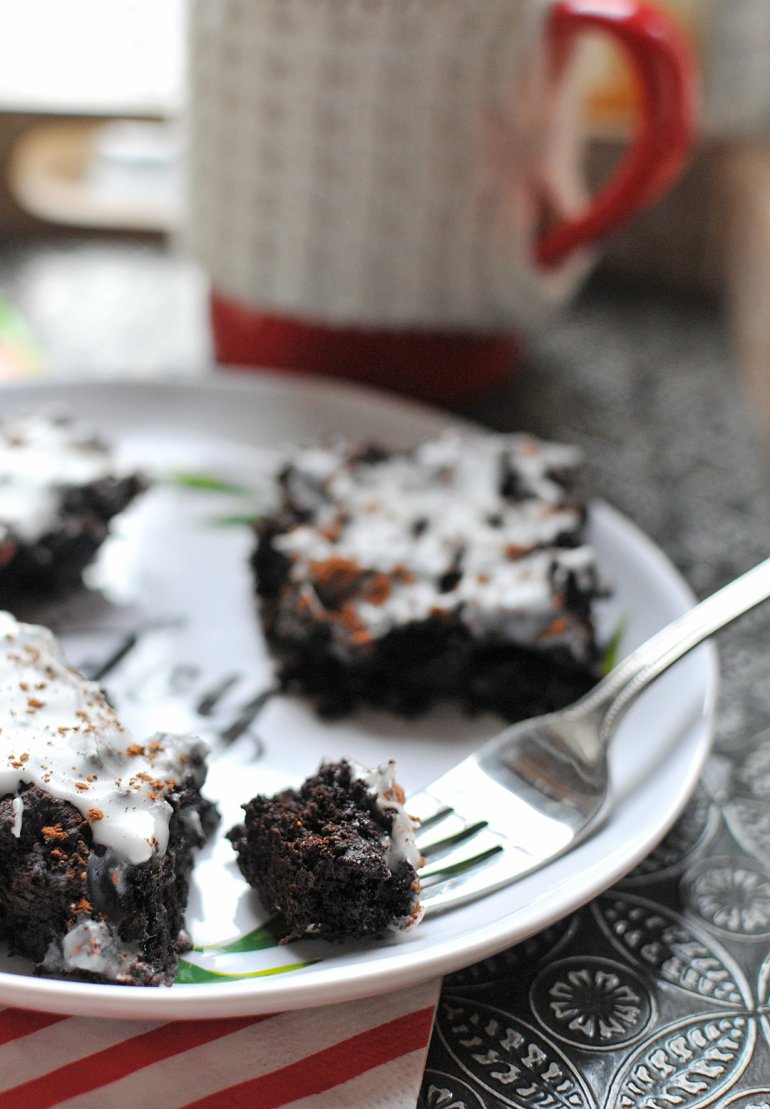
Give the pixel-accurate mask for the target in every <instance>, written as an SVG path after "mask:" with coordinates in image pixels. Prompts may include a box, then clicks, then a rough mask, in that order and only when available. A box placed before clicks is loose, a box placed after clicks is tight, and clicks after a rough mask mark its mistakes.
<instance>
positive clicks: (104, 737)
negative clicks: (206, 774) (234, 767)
mask: <svg viewBox="0 0 770 1109" xmlns="http://www.w3.org/2000/svg"><path fill="white" fill-rule="evenodd" d="M205 751H206V747H205V745H204V744H203V743H202V742H201V741H200V740H197V739H195V738H194V737H191V736H173V735H166V734H160V735H157V736H155V737H153V738H152V739H151V740H148V741H143V742H142V743H137V742H136V741H135V740H134V739H133V738H132V737H131V735H130V734H129V733H128V732H127V731H126V729H125V728H124V727H123V725H122V724H121V722H120V720H119V719H118V716H117V714H116V713H115V711H114V710H113V709H112V707H111V706H110V705H109V704H108V703H107V701H106V700H105V698H104V695H103V694H102V692H101V690H100V689H99V687H98V685H96V683H95V682H89V681H87V680H86V679H85V678H84V677H82V675H80V674H79V673H77V672H76V671H74V670H72V669H71V668H70V667H68V666H67V664H66V662H65V660H64V658H63V656H62V654H61V651H60V650H59V647H58V644H57V643H56V640H55V639H54V637H53V635H52V634H51V632H50V631H48V629H46V628H41V627H38V626H36V625H33V624H20V623H18V622H17V621H16V620H15V619H14V617H13V616H11V615H10V614H9V613H7V612H0V796H3V795H7V794H13V793H16V792H17V790H18V789H19V787H20V786H21V785H22V783H27V784H33V785H37V786H39V787H40V789H42V790H44V791H45V792H46V793H49V794H50V795H51V796H53V797H56V798H58V799H59V800H62V801H68V802H69V803H70V804H72V805H74V806H75V807H76V808H77V809H78V810H79V811H80V812H81V813H82V814H83V816H85V817H86V818H87V819H88V820H89V822H90V824H91V830H92V833H93V838H94V841H95V842H96V843H100V844H103V845H104V846H105V847H111V848H113V849H114V850H115V852H116V853H117V854H118V856H119V857H120V858H121V859H122V860H123V861H125V862H129V863H141V862H145V861H146V860H147V859H149V858H150V857H151V856H152V855H153V854H154V853H155V852H158V853H161V854H162V853H163V852H164V851H165V849H166V846H167V843H168V834H169V818H170V816H171V811H172V810H171V806H170V805H169V803H168V801H167V800H166V799H165V794H167V793H168V792H169V790H170V789H172V788H173V785H174V784H175V783H177V782H179V781H180V780H181V779H182V778H183V777H184V775H185V773H186V770H187V769H188V768H190V769H191V767H190V761H191V760H195V759H198V758H199V757H201V756H202V755H203V754H204V753H205ZM15 812H16V810H15ZM17 819H18V820H19V821H20V819H21V815H20V812H19V816H18V818H17Z"/></svg>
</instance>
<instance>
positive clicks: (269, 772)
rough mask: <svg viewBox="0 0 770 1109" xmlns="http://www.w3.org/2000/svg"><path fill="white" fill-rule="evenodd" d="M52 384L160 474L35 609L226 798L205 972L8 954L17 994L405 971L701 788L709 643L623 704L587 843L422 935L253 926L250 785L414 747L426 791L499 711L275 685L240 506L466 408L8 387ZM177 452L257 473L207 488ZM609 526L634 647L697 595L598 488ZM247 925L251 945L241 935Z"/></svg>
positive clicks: (13, 997)
mask: <svg viewBox="0 0 770 1109" xmlns="http://www.w3.org/2000/svg"><path fill="white" fill-rule="evenodd" d="M40 406H45V407H55V408H59V409H63V410H66V411H69V412H74V413H76V414H78V415H80V416H81V417H82V418H83V419H85V420H87V421H88V422H89V423H91V424H93V425H94V426H95V427H96V428H97V429H98V430H99V431H100V432H101V433H103V434H104V435H106V436H107V437H109V438H110V439H111V440H112V441H113V442H114V443H115V445H116V449H117V451H118V454H119V456H120V457H121V459H123V460H125V461H126V462H127V463H128V464H132V465H138V466H141V467H143V468H145V469H146V470H148V471H150V472H151V473H152V474H153V475H155V476H156V477H157V479H158V480H157V483H156V484H155V485H154V487H153V488H152V489H151V491H150V492H149V493H147V494H146V495H145V496H143V497H142V498H141V499H140V500H139V501H138V502H137V503H136V504H135V505H134V506H133V507H132V508H131V509H129V511H128V512H127V513H125V514H124V516H123V517H122V518H121V519H120V520H119V521H118V522H117V524H116V527H115V529H114V536H113V538H112V539H111V540H110V541H109V542H108V543H107V544H106V545H105V547H104V548H103V550H102V552H101V555H100V557H99V559H98V561H97V564H96V565H95V567H94V568H93V573H92V576H91V580H90V584H91V586H92V589H91V591H90V592H86V593H84V594H82V595H79V596H78V597H77V598H75V599H73V600H69V601H67V602H63V603H60V604H55V605H50V606H48V607H47V608H45V609H36V610H35V609H31V610H30V611H29V612H25V613H23V614H22V615H24V616H26V617H27V618H30V619H33V620H39V621H41V622H47V623H49V624H51V626H53V627H54V628H55V630H57V632H58V633H59V634H60V636H61V638H62V641H63V643H64V646H65V649H66V651H67V654H68V656H69V659H70V661H71V662H72V663H73V664H74V665H76V666H80V667H82V668H84V669H87V670H88V671H89V672H91V673H93V672H94V671H95V670H98V669H99V668H100V667H103V666H105V665H107V666H108V667H109V668H108V671H107V673H106V674H105V676H104V678H103V679H102V680H103V684H104V685H105V686H106V688H107V689H108V690H109V691H110V694H111V696H112V698H113V700H114V701H115V703H116V704H117V707H118V709H119V711H120V713H121V715H122V717H123V720H124V722H125V723H126V725H127V726H128V727H129V729H130V730H131V731H132V732H133V733H134V735H135V736H136V737H137V738H144V737H146V736H148V735H150V734H152V733H154V732H156V731H162V730H166V731H190V732H196V733H198V734H202V735H204V736H205V737H206V738H208V739H209V740H210V741H211V742H212V744H213V747H214V754H213V757H212V762H211V769H210V773H209V780H208V785H207V789H206V792H207V793H208V795H209V796H210V797H212V798H213V799H215V800H216V801H217V802H218V803H219V806H220V809H221V811H222V817H223V819H222V824H221V826H220V831H219V833H218V835H217V837H216V841H215V843H214V844H212V845H211V846H209V847H208V848H206V849H205V850H204V851H203V852H202V853H201V855H200V858H199V861H198V863H197V865H196V870H195V878H194V889H193V893H192V898H191V903H190V907H189V911H188V926H189V929H190V932H191V935H192V939H193V942H194V944H195V945H196V948H197V949H198V950H194V951H193V952H191V953H190V954H189V955H188V956H187V957H186V959H185V962H184V963H183V965H182V975H183V977H185V978H186V979H187V981H186V982H178V983H176V984H175V985H173V986H172V987H171V988H159V989H151V988H145V989H134V988H131V987H125V986H102V985H94V984H84V983H78V982H69V981H52V980H50V979H44V978H37V977H35V976H34V975H32V974H31V973H30V967H29V965H28V964H26V963H25V962H23V961H22V960H18V959H10V958H7V957H2V958H0V1002H2V1003H4V1004H6V1005H15V1006H23V1007H28V1008H36V1009H45V1010H51V1011H54V1012H61V1013H73V1014H80V1015H84V1016H105V1017H107V1016H109V1017H115V1016H124V1017H142V1018H150V1019H152V1018H156V1019H168V1018H185V1017H189V1018H192V1017H221V1016H227V1015H240V1014H251V1013H260V1012H277V1011H280V1010H282V1009H293V1008H298V1007H306V1006H312V1005H322V1004H325V1003H329V1002H336V1001H343V1000H347V999H352V998H356V997H360V996H364V995H371V994H374V993H377V992H378V991H387V990H394V989H397V988H399V987H402V986H405V985H408V984H409V983H414V982H417V981H419V980H423V979H427V978H429V977H433V976H437V975H442V974H445V973H447V972H449V971H452V970H454V969H457V968H459V967H462V966H467V965H469V964H471V963H473V962H475V961H477V960H480V959H482V958H484V957H486V956H489V955H492V954H493V953H495V952H497V951H500V950H502V949H504V948H505V947H507V946H510V945H512V944H514V943H516V942H517V941H519V940H522V939H524V938H525V937H527V936H529V935H531V934H532V933H534V932H536V931H539V930H540V929H542V928H543V927H545V926H547V925H548V924H550V923H552V922H553V921H555V920H557V919H558V918H560V917H562V916H564V915H565V914H566V913H568V912H570V911H571V910H573V909H575V908H577V907H578V906H580V905H582V904H583V903H584V902H586V901H588V900H590V899H591V898H592V897H594V896H595V895H596V894H598V893H599V892H601V891H602V890H603V889H605V888H606V887H607V886H609V885H611V884H612V883H613V882H614V881H615V880H617V879H618V878H619V877H621V876H622V875H623V874H624V873H625V872H626V871H628V870H629V869H630V868H631V867H633V866H634V865H635V864H636V863H637V862H638V861H639V860H640V859H642V858H643V857H644V856H645V855H646V854H647V853H648V852H649V851H650V850H651V849H652V847H653V846H654V845H655V844H656V843H657V842H658V841H659V840H660V838H661V837H662V836H663V835H664V833H665V832H666V831H667V829H668V828H669V827H670V825H671V824H672V823H673V821H674V819H675V818H676V817H677V815H678V814H679V813H680V811H681V810H682V808H683V807H684V805H685V802H686V801H687V799H688V797H689V796H690V793H691V792H692V790H693V788H694V786H695V783H696V781H697V779H698V776H699V773H700V770H701V767H702V765H703V762H704V759H705V757H706V754H707V752H708V748H709V743H710V738H711V732H712V722H713V711H714V699H715V690H716V661H715V653H714V650H713V648H712V647H711V646H708V645H707V646H703V647H701V648H699V649H698V650H697V651H695V652H694V653H693V654H691V655H690V656H689V657H688V658H687V659H685V660H683V661H682V662H680V663H679V664H678V666H677V667H676V668H675V669H674V670H672V671H671V672H670V673H669V674H667V675H665V676H664V677H663V678H661V679H660V680H659V681H658V682H657V684H656V685H655V686H654V688H653V689H652V690H650V691H649V692H648V693H647V694H645V696H644V697H643V698H642V699H641V700H640V702H639V703H638V704H637V705H636V706H635V707H634V708H633V709H632V710H631V712H630V713H629V714H628V716H627V717H626V719H625V720H624V722H623V724H622V726H621V729H620V732H619V734H618V736H617V739H616V741H615V744H614V748H613V751H612V776H613V783H614V804H613V807H612V810H611V812H610V814H609V816H608V818H607V821H606V823H605V824H604V826H603V827H601V828H600V829H599V830H598V831H597V832H596V833H595V835H594V836H593V837H592V838H591V839H589V840H588V841H586V842H584V843H582V844H580V846H578V847H576V848H575V849H573V850H572V851H571V852H570V853H569V854H567V855H565V856H563V857H562V858H560V859H558V860H556V861H555V862H553V863H551V864H550V865H549V866H547V867H545V868H544V869H543V870H541V871H539V872H537V873H534V874H530V875H528V876H527V877H525V878H523V879H522V880H520V881H519V882H518V883H517V884H516V885H514V886H511V887H509V888H508V889H505V890H502V891H500V892H498V893H495V894H493V895H491V896H489V897H486V898H484V899H483V900H481V901H478V902H476V903H475V904H471V905H468V906H465V907H462V908H459V909H456V910H454V911H452V912H449V913H446V914H444V915H443V916H438V917H435V918H428V919H426V920H425V921H424V922H423V923H422V924H421V925H420V927H419V928H417V929H415V930H414V931H413V932H412V933H410V934H408V935H406V936H402V937H397V938H396V937H394V938H392V939H386V940H372V941H370V942H358V943H355V944H344V945H336V944H325V943H322V942H319V941H317V940H303V941H300V942H297V943H293V944H289V945H283V946H277V945H276V944H275V943H274V942H273V940H272V939H271V937H270V935H269V934H265V933H264V932H259V931H257V932H256V935H255V930H258V929H259V927H260V925H261V924H263V923H264V918H263V917H262V916H261V915H260V909H259V906H258V904H257V902H256V899H255V897H254V895H253V894H252V893H251V891H250V890H249V889H248V888H247V886H246V885H245V883H244V881H243V880H242V878H241V877H240V874H239V872H238V870H237V867H236V865H235V861H234V854H233V852H232V849H231V847H230V845H229V843H228V842H227V841H226V839H225V838H224V834H223V833H224V831H226V830H227V828H229V827H231V826H232V824H233V823H235V822H236V821H237V820H238V818H239V815H240V804H241V803H242V802H244V801H246V800H248V799H249V798H250V797H251V796H252V795H253V794H254V793H256V792H258V791H261V792H271V791H272V790H273V789H275V788H278V787H280V786H282V785H285V784H288V783H297V782H299V781H300V780H301V779H302V778H304V777H305V776H306V775H307V774H308V773H311V772H312V771H314V770H315V769H316V767H317V765H318V763H319V761H320V760H321V759H322V758H323V757H328V758H339V757H341V756H351V757H353V758H356V759H358V760H360V761H361V762H363V763H365V764H368V765H373V764H375V763H377V762H380V761H382V760H384V759H387V758H395V759H396V761H397V765H398V771H399V778H400V780H401V782H402V784H403V785H404V787H405V788H406V790H407V793H409V792H412V791H416V790H418V789H420V788H421V787H422V786H424V785H426V784H427V783H428V782H430V781H431V780H432V779H434V778H436V777H437V776H438V775H440V774H442V773H443V772H444V771H445V770H447V769H448V768H449V767H450V766H451V765H453V764H454V763H455V762H458V761H459V760H460V759H462V758H464V757H465V756H466V755H467V754H468V753H469V752H470V751H471V750H473V749H474V748H475V747H476V746H478V745H479V744H480V743H481V742H482V741H483V740H484V739H486V738H488V737H489V736H491V735H493V734H494V733H495V732H496V731H498V730H499V728H500V727H501V724H502V722H501V721H500V720H499V719H498V718H496V717H493V716H491V715H485V716H477V717H467V716H465V715H463V714H461V713H459V712H456V711H453V710H449V709H442V710H437V711H435V712H432V713H430V714H429V715H427V716H425V717H421V718H419V719H417V720H407V721H403V720H400V719H398V718H396V717H394V716H391V715H388V714H387V713H384V712H371V711H363V710H362V711H360V712H358V713H356V714H355V715H353V716H352V717H350V718H348V719H345V720H341V721H334V722H325V721H322V720H320V719H319V718H318V717H317V716H316V715H315V713H314V712H313V710H312V708H311V707H310V706H309V705H308V704H306V703H305V702H303V701H302V700H301V699H299V698H290V697H286V696H283V695H281V696H274V697H272V698H268V699H267V700H266V701H265V702H264V703H262V701H261V700H260V696H259V695H260V694H261V693H263V692H264V691H265V690H266V689H268V688H269V687H270V686H271V664H270V660H269V657H268V655H267V654H266V652H265V649H264V645H263V642H262V638H261V635H260V631H259V626H258V621H257V618H256V612H255V604H254V593H253V583H252V578H251V574H250V570H249V566H248V556H249V553H250V550H251V545H252V540H251V535H250V532H249V529H248V528H246V527H245V526H243V525H239V524H238V523H233V522H232V520H231V522H230V523H225V522H223V517H233V516H235V517H241V516H244V515H248V514H249V513H253V512H254V511H255V509H258V508H259V507H260V506H261V505H264V504H265V503H266V501H267V499H268V498H269V495H270V494H269V489H270V481H269V475H270V474H271V473H272V472H273V470H274V468H275V467H276V466H277V464H278V462H279V460H280V458H281V457H283V455H284V453H285V452H287V451H290V450H291V444H292V443H297V442H308V441H311V442H312V441H314V440H316V439H317V438H318V437H319V436H322V435H324V434H327V433H333V432H342V433H345V434H348V435H353V436H357V437H361V438H364V439H367V438H375V439H377V440H379V441H380V442H383V443H387V444H391V445H394V446H405V445H409V444H410V443H414V442H418V441H419V440H421V439H423V438H426V437H428V436H430V435H433V434H435V433H436V432H437V431H439V430H440V429H441V428H442V427H444V426H446V425H447V424H448V423H450V422H455V423H457V422H458V421H456V420H454V418H453V417H450V416H447V415H445V414H442V413H440V412H438V411H435V410H432V409H427V408H421V407H419V406H417V405H414V404H412V403H409V402H405V401H400V400H397V399H394V398H391V397H386V396H384V395H381V394H379V393H376V392H372V391H369V390H365V389H361V388H358V387H355V388H354V387H347V386H342V385H340V384H338V383H333V384H332V383H328V384H327V383H326V382H319V381H318V380H310V379H303V378H298V377H290V376H287V375H280V374H268V373H264V374H263V373H259V374H253V375H249V376H229V377H222V378H211V379H207V380H203V381H195V382H181V383H180V382H163V383H138V384H137V383H126V384H122V383H119V384H95V383H67V384H59V385H57V384H43V385H39V386H30V385H25V386H13V387H8V388H5V389H3V391H2V410H3V413H4V414H6V413H8V414H10V413H13V412H18V411H25V410H30V409H32V408H39V407H40ZM180 472H184V473H187V474H188V475H189V474H190V473H194V474H196V475H204V476H207V477H210V478H216V479H226V480H228V481H231V482H234V483H236V484H239V485H242V486H246V487H248V489H249V490H251V492H247V493H241V494H237V493H228V492H223V491H221V490H220V491H214V490H206V489H200V488H190V487H189V485H185V484H183V483H181V482H180V481H179V479H178V475H179V474H180ZM171 478H173V480H168V479H171ZM598 492H600V491H598ZM591 528H592V533H593V540H594V542H595V544H596V546H597V548H598V550H599V553H600V556H601V559H602V563H603V565H604V566H605V568H606V572H607V575H608V576H609V578H610V579H611V581H612V583H613V588H614V592H613V595H612V599H611V600H609V601H607V602H603V603H602V606H601V612H600V626H601V631H602V634H603V635H604V636H605V637H609V636H610V635H611V634H612V632H613V631H614V630H615V628H616V627H617V626H618V624H619V623H620V622H621V621H625V628H626V630H625V634H624V637H623V642H622V650H623V653H625V652H627V651H628V650H630V649H632V648H633V647H634V646H636V645H637V644H638V643H640V642H641V641H642V640H643V639H645V638H646V637H647V636H648V635H650V634H651V633H652V632H653V631H654V630H656V629H657V628H659V627H660V626H662V625H663V624H664V623H666V622H668V621H669V620H670V619H672V618H673V617H674V616H676V615H677V614H678V613H680V612H681V611H682V610H683V609H685V608H687V607H688V606H689V605H690V604H691V603H692V596H691V594H690V592H689V590H688V588H687V586H686V585H685V584H684V582H683V581H682V580H681V578H680V577H679V575H678V574H677V572H676V571H675V570H674V569H673V567H672V566H671V564H670V563H669V562H668V561H667V560H666V558H665V557H664V556H663V555H662V554H661V552H660V551H659V550H658V549H657V548H656V547H655V546H654V545H653V544H652V543H651V542H650V541H649V540H648V539H647V538H646V537H645V536H644V535H643V534H641V533H640V532H639V531H638V530H637V529H636V528H635V527H634V526H633V525H632V524H631V523H629V522H628V521H627V520H626V519H625V518H624V517H623V516H621V515H620V514H619V513H617V512H616V511H614V510H613V509H611V508H609V507H608V506H607V505H605V504H602V503H601V502H597V503H595V504H594V505H593V507H592V511H591ZM110 662H111V663H112V665H111V666H110V665H109V664H110ZM234 736H235V738H233V737H234ZM222 737H229V741H228V742H225V741H224V740H223V738H222ZM244 937H246V939H245V940H244V939H243V938H244ZM238 939H240V940H241V943H240V944H239V946H240V948H241V949H240V950H235V951H233V950H232V949H230V950H226V949H227V948H228V946H230V947H231V946H232V941H236V940H238ZM223 948H225V950H223Z"/></svg>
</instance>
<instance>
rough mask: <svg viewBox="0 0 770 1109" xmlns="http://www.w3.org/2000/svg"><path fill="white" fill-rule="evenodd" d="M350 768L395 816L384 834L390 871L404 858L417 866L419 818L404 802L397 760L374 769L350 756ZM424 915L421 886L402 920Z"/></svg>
mask: <svg viewBox="0 0 770 1109" xmlns="http://www.w3.org/2000/svg"><path fill="white" fill-rule="evenodd" d="M348 762H349V763H350V766H351V769H352V771H353V774H354V775H355V777H356V778H360V779H361V780H362V781H363V782H364V783H365V784H366V788H367V789H368V790H369V791H370V793H373V794H374V795H375V803H376V805H377V808H378V809H379V810H380V812H383V813H387V814H390V816H391V817H392V824H391V831H390V835H389V836H387V837H384V838H383V847H384V848H385V862H386V864H387V866H388V869H389V870H390V871H391V873H392V872H393V871H395V870H398V868H399V867H400V865H401V864H402V863H403V862H406V863H408V864H409V865H410V866H413V867H414V869H415V870H417V869H418V867H419V866H420V865H421V863H422V858H421V856H420V850H419V848H418V846H417V844H416V843H415V833H416V831H417V827H418V823H417V821H416V820H415V819H414V818H413V817H411V816H410V815H409V813H408V812H407V811H406V809H405V807H404V804H403V791H402V790H401V787H400V786H399V785H398V783H397V781H396V764H395V761H394V760H393V759H389V760H388V761H387V762H383V763H381V764H380V765H379V766H375V767H373V768H372V769H368V768H367V767H365V766H361V765H360V764H359V763H356V762H354V761H353V760H352V759H349V760H348ZM422 916H423V910H422V907H421V906H420V905H419V888H416V889H415V892H414V897H413V898H412V911H411V914H410V915H409V916H408V917H407V918H406V919H405V920H404V921H400V922H399V924H400V926H401V927H409V928H411V927H414V925H415V924H418V923H419V922H420V920H421V919H422Z"/></svg>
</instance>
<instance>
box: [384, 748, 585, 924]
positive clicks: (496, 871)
mask: <svg viewBox="0 0 770 1109" xmlns="http://www.w3.org/2000/svg"><path fill="white" fill-rule="evenodd" d="M405 808H406V810H407V812H408V813H410V815H412V816H415V817H419V818H421V820H422V827H421V828H420V829H419V830H418V832H417V836H416V841H417V846H418V848H419V849H420V851H421V853H422V855H423V859H425V860H427V865H423V867H422V868H421V869H420V871H419V876H420V881H421V884H422V894H421V900H422V903H423V906H424V908H425V910H426V912H434V911H439V910H443V909H445V908H449V907H451V906H454V905H459V904H462V903H463V902H466V901H472V900H473V899H474V898H476V897H478V896H480V895H481V894H483V893H488V892H491V891H492V890H495V889H499V888H500V887H502V886H505V885H507V884H508V883H509V882H511V881H512V880H513V879H514V878H517V877H519V876H520V875H523V874H526V873H527V872H528V871H530V870H532V869H533V867H535V866H537V865H538V863H539V862H540V860H541V858H542V852H543V849H544V848H545V850H546V853H547V855H548V856H549V857H550V856H552V855H553V854H554V853H558V851H559V850H560V849H562V848H563V847H564V846H566V843H567V842H568V841H569V839H570V836H571V833H569V832H568V831H565V829H564V827H563V826H562V825H561V824H559V822H558V821H555V820H553V819H552V818H551V817H549V816H547V815H545V814H543V813H542V812H539V811H538V810H537V809H535V808H534V807H533V806H532V805H531V804H529V803H528V802H527V800H525V799H524V798H522V797H520V796H517V795H516V794H515V793H513V792H512V791H511V790H510V789H507V788H506V787H505V786H503V785H501V784H500V783H499V782H496V781H494V780H493V779H492V778H491V777H490V776H489V775H488V774H487V773H485V772H484V770H483V769H481V767H479V765H478V764H477V763H476V762H474V761H473V760H472V759H470V760H466V761H465V762H464V763H461V764H460V765H459V766H456V767H454V768H453V769H452V770H450V771H449V772H448V773H447V774H445V775H444V776H443V777H442V778H439V779H438V780H437V781H435V782H433V783H431V785H430V786H428V788H427V789H426V790H424V791H423V792H422V793H419V794H416V795H415V796H413V797H410V798H409V799H408V800H407V802H406V804H405Z"/></svg>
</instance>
